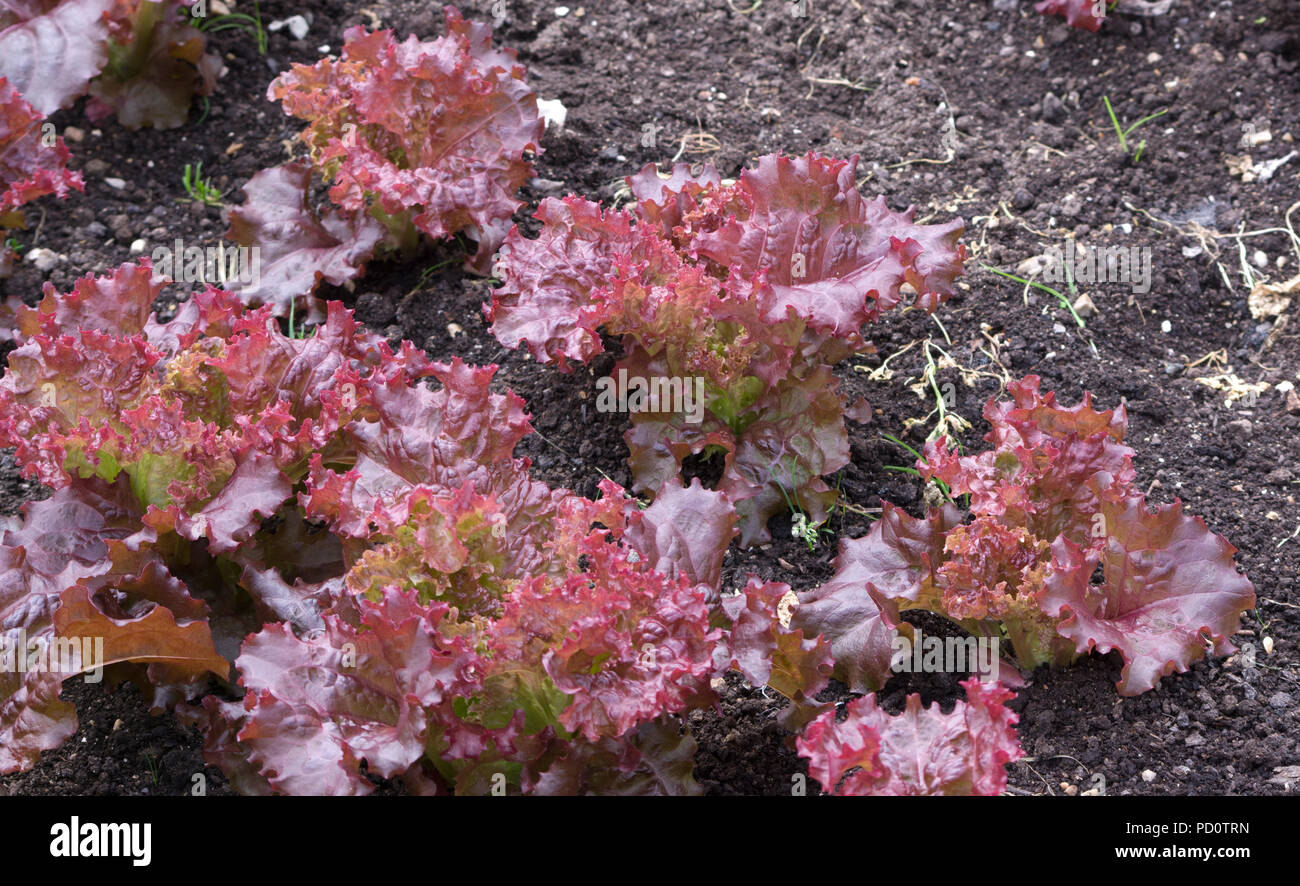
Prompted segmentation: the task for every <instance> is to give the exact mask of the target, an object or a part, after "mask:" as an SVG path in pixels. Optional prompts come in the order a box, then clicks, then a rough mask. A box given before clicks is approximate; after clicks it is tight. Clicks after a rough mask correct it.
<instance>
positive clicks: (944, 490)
mask: <svg viewBox="0 0 1300 886" xmlns="http://www.w3.org/2000/svg"><path fill="white" fill-rule="evenodd" d="M880 436H881V437H883V438H884V439H886V440H888V441H889V442H890V443H893V444H894V445H895V446H899V447H901V448H903V449H905V450H906V451H907V452H908V454H910V455H911V456H912V457H913V458H915V459H916V460H917V461H922V460H923V459H922V458H921V453H919V452H917V451H916V449H915V448H913V447H911V446H909V445H908V444H907V443H906V442H904V441H903V440H900V439H899V438H897V437H895V436H894V435H893V434H881V435H880ZM957 451H958V452H960V451H961V444H960V443H958V444H957ZM881 467H882V468H884V469H885V470H886V471H894V472H895V473H899V474H908V475H910V476H913V477H916V478H918V479H920V477H921V472H920V471H918V470H917V469H916V468H914V467H905V466H903V465H881ZM934 485H935V486H936V487H937V488H938V489H939V494H940V495H942V496H943V500H944V501H946V502H949V503H952V504H955V503H956V502H955V501H954V500H953V497H952V489H950V488H949V486H948V484H947V483H945V482H943V481H942V480H940V479H939V478H937V477H936V478H935V479H934ZM967 498H969V496H967Z"/></svg>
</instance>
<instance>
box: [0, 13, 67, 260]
mask: <svg viewBox="0 0 1300 886" xmlns="http://www.w3.org/2000/svg"><path fill="white" fill-rule="evenodd" d="M0 39H2V38H0ZM44 120H45V116H44V115H43V114H41V113H40V112H38V111H37V110H36V109H35V108H34V107H32V106H31V105H30V104H29V103H28V102H27V101H26V100H25V99H24V97H23V95H22V94H21V93H19V92H18V90H17V89H15V88H14V86H13V84H12V83H10V82H9V81H8V80H7V79H6V78H5V77H3V76H0V228H3V227H5V226H6V224H7V225H8V226H9V227H17V224H18V223H19V222H21V215H22V214H21V213H18V212H15V210H17V209H18V207H20V206H22V205H23V204H24V203H30V202H31V201H33V200H35V199H37V198H38V197H43V196H45V195H46V194H54V195H55V196H58V197H66V196H67V194H68V191H69V190H70V189H76V190H78V191H83V190H85V182H84V181H83V180H82V178H81V173H79V172H73V171H71V170H69V169H68V168H67V165H68V157H69V156H70V155H69V153H68V146H67V145H66V144H64V142H63V138H62V136H59V137H56V138H55V139H54V141H53V143H52V144H48V145H47V144H45V143H44V141H45V138H44V133H43V132H42V127H43V121H44ZM6 251H8V248H7V247H6Z"/></svg>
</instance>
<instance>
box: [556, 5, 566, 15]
mask: <svg viewBox="0 0 1300 886" xmlns="http://www.w3.org/2000/svg"><path fill="white" fill-rule="evenodd" d="M568 14H569V7H567V6H557V7H555V17H556V18H564V17H565V16H566V15H568Z"/></svg>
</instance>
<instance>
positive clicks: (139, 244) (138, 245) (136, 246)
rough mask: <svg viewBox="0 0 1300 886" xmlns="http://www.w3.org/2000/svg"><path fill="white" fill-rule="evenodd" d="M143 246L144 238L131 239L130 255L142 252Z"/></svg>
mask: <svg viewBox="0 0 1300 886" xmlns="http://www.w3.org/2000/svg"><path fill="white" fill-rule="evenodd" d="M144 247H145V242H144V240H132V241H131V254H132V255H140V254H141V253H142V252H144Z"/></svg>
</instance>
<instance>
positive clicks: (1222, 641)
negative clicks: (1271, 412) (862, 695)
mask: <svg viewBox="0 0 1300 886" xmlns="http://www.w3.org/2000/svg"><path fill="white" fill-rule="evenodd" d="M1038 385H1039V380H1038V378H1037V377H1036V376H1029V377H1027V378H1025V379H1024V380H1022V381H1020V382H1017V383H1013V384H1012V385H1010V387H1009V392H1010V394H1011V397H1012V399H1011V400H1009V401H1004V402H1000V403H999V402H994V401H990V403H989V405H988V407H987V408H986V409H985V412H984V416H985V418H986V419H987V420H988V422H989V424H990V425H991V426H992V431H990V433H989V434H988V436H987V437H986V439H987V440H988V442H989V443H991V444H992V445H993V449H991V450H990V451H987V452H983V453H980V454H978V455H972V456H962V455H958V454H957V453H956V452H954V451H952V450H950V449H949V448H948V444H947V443H946V441H944V440H942V439H941V440H938V441H934V442H932V443H930V444H928V445H927V446H926V449H925V452H924V458H923V459H922V460H920V461H919V462H918V463H917V467H918V469H919V470H920V471H921V474H922V476H924V477H926V478H928V479H936V480H941V481H943V482H944V483H946V484H947V486H948V487H949V488H950V490H951V492H952V494H953V495H956V496H962V495H969V496H970V511H971V519H970V520H969V521H968V522H962V516H961V514H960V512H959V511H958V510H957V509H956V508H955V507H953V506H952V505H948V506H945V507H943V508H935V509H932V510H931V511H930V512H929V513H928V514H927V516H926V517H925V518H923V519H917V518H913V517H910V516H908V515H907V514H906V513H904V512H903V511H901V510H899V509H898V508H896V507H894V506H892V505H890V504H888V503H885V504H884V506H883V513H882V514H881V518H880V520H879V521H878V522H877V523H876V524H875V525H874V526H873V527H872V528H871V531H870V532H869V533H868V534H867V535H866V536H864V537H863V538H860V539H852V540H848V541H845V542H844V543H843V544H842V545H841V549H840V554H839V557H838V558H837V560H836V576H835V578H834V579H833V580H832V581H830V582H828V583H827V584H825V585H822V586H821V587H819V588H817V589H815V590H813V591H811V592H808V593H807V594H805V595H803V597H802V598H801V603H800V606H799V607H798V609H797V610H796V613H795V617H794V622H793V623H794V624H795V626H798V627H802V628H803V629H804V630H805V632H807V633H821V634H824V635H825V636H826V637H827V638H828V639H829V640H831V642H832V650H833V652H834V655H835V661H836V668H837V675H839V676H841V677H842V678H843V679H845V680H846V682H848V683H849V684H850V685H851V686H852V687H853V688H854V689H856V690H858V691H865V690H866V689H874V688H877V687H878V686H880V685H881V684H882V683H883V682H884V680H886V679H887V678H888V675H889V662H890V656H891V644H892V642H893V638H894V636H896V632H897V631H902V632H904V633H910V631H911V627H910V626H909V625H907V624H905V623H902V622H900V619H899V613H900V611H902V610H906V609H918V608H919V609H928V610H930V611H933V612H937V613H940V614H942V615H945V616H947V617H948V618H950V619H952V620H953V621H955V622H957V623H959V624H961V625H962V626H963V627H965V628H966V629H967V630H969V631H970V632H971V633H973V634H976V635H980V636H995V637H1002V638H1004V639H1006V640H1007V641H1008V642H1009V643H1010V644H1011V646H1012V648H1013V649H1014V651H1015V655H1016V658H1017V660H1018V661H1019V663H1020V664H1021V665H1022V666H1023V667H1026V668H1033V667H1035V666H1037V665H1040V664H1054V665H1064V664H1068V663H1069V662H1071V661H1073V660H1074V659H1075V658H1077V657H1078V656H1079V655H1083V654H1086V653H1088V652H1089V651H1091V650H1093V649H1096V650H1098V651H1099V652H1103V653H1104V652H1108V651H1110V650H1111V649H1118V650H1119V651H1120V653H1121V655H1122V656H1123V659H1124V669H1123V672H1122V674H1121V677H1120V681H1119V683H1118V688H1119V691H1120V693H1121V694H1123V695H1138V694H1140V693H1142V692H1145V691H1147V690H1148V689H1151V688H1153V687H1154V686H1155V685H1156V684H1157V683H1158V682H1159V681H1160V678H1161V677H1163V676H1165V675H1168V674H1170V673H1173V672H1175V671H1177V672H1180V673H1181V672H1183V671H1186V670H1187V669H1188V667H1189V666H1190V665H1191V663H1192V662H1194V661H1196V660H1198V659H1200V658H1202V657H1204V656H1205V655H1206V652H1207V650H1208V651H1209V652H1212V653H1213V654H1215V655H1226V654H1229V653H1231V652H1233V651H1234V647H1233V645H1232V643H1231V642H1230V641H1229V639H1228V638H1229V637H1230V636H1231V635H1232V634H1233V633H1235V632H1236V630H1237V628H1238V626H1239V617H1240V614H1241V613H1242V612H1243V611H1245V610H1248V609H1250V608H1252V607H1253V606H1254V605H1255V595H1254V590H1253V588H1252V586H1251V583H1250V582H1249V581H1248V580H1247V579H1246V578H1245V577H1244V576H1242V575H1240V574H1239V573H1238V572H1237V570H1236V567H1235V566H1234V564H1233V559H1232V555H1233V553H1235V551H1236V549H1235V548H1233V547H1232V545H1230V544H1228V542H1227V541H1226V540H1224V539H1223V538H1222V537H1221V536H1219V535H1216V534H1214V533H1212V532H1210V531H1209V529H1208V528H1207V527H1206V526H1205V523H1204V522H1203V521H1202V520H1201V519H1200V518H1197V517H1191V516H1188V515H1186V514H1184V513H1183V509H1182V504H1181V503H1179V502H1174V503H1173V504H1171V505H1163V506H1160V507H1157V508H1156V509H1155V510H1154V511H1153V510H1151V509H1149V508H1148V507H1147V504H1146V500H1145V497H1144V496H1142V495H1141V494H1139V493H1138V492H1136V491H1135V490H1134V489H1133V487H1132V485H1131V484H1132V482H1133V480H1134V477H1135V472H1134V470H1133V468H1132V465H1131V457H1132V454H1133V450H1131V449H1130V448H1129V447H1127V446H1125V445H1124V444H1123V443H1122V440H1123V437H1124V431H1125V428H1126V426H1127V420H1126V418H1125V415H1124V410H1123V408H1122V407H1121V408H1120V409H1117V410H1114V411H1105V412H1098V411H1095V410H1093V408H1092V402H1091V397H1090V396H1088V395H1085V397H1084V400H1083V402H1082V403H1081V404H1079V405H1078V406H1075V407H1073V408H1069V409H1066V408H1063V407H1061V406H1058V405H1057V403H1056V400H1055V396H1054V395H1052V394H1041V393H1040V392H1039V389H1038ZM1098 566H1100V567H1101V578H1100V581H1099V582H1097V581H1094V579H1093V575H1094V572H1095V571H1096V569H1097V567H1098Z"/></svg>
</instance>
